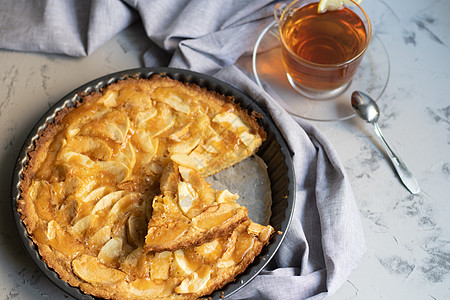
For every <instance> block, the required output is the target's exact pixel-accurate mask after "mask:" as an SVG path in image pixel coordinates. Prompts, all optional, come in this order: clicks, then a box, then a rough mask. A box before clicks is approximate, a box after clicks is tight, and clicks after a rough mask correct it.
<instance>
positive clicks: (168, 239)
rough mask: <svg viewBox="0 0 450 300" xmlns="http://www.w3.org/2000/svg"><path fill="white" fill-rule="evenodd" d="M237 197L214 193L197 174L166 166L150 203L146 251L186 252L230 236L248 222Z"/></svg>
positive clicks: (185, 169)
mask: <svg viewBox="0 0 450 300" xmlns="http://www.w3.org/2000/svg"><path fill="white" fill-rule="evenodd" d="M238 197H239V196H238V195H237V194H232V193H231V192H229V191H228V190H222V191H215V190H213V188H212V187H211V186H210V184H209V183H207V182H206V180H205V179H204V178H203V177H201V176H200V175H199V174H198V172H196V171H193V170H191V169H188V168H186V167H183V166H178V165H177V164H176V163H173V162H171V163H169V165H168V166H167V167H166V168H165V170H164V172H163V174H162V176H161V194H160V195H159V196H156V197H155V198H154V199H153V213H152V218H151V219H150V221H149V223H148V232H147V236H146V238H145V249H146V250H147V251H156V252H161V251H173V250H177V249H186V248H189V247H192V246H198V245H201V244H203V243H205V242H210V241H212V240H213V239H215V238H217V237H220V236H226V235H229V234H231V232H232V231H233V230H234V229H235V228H236V227H237V226H238V225H239V224H240V223H242V222H244V221H246V220H248V216H247V208H245V207H243V206H240V205H239V204H238V203H236V200H237V198H238Z"/></svg>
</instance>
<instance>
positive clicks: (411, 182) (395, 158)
mask: <svg viewBox="0 0 450 300" xmlns="http://www.w3.org/2000/svg"><path fill="white" fill-rule="evenodd" d="M373 125H374V127H375V133H376V134H377V135H378V137H379V138H380V139H381V141H383V146H384V149H385V150H386V152H387V154H388V156H389V158H390V159H391V162H392V164H393V165H394V168H395V170H396V171H397V174H398V176H400V179H401V181H402V182H403V184H404V185H405V187H406V188H407V189H408V191H410V192H411V194H418V193H419V192H420V187H419V184H418V183H417V180H416V179H415V178H414V176H413V175H412V173H411V171H410V170H409V169H408V167H407V166H406V165H405V163H404V162H403V160H401V158H400V156H399V155H398V154H397V153H396V152H395V151H394V150H393V149H392V148H391V147H390V146H389V144H388V143H387V141H386V139H385V138H384V136H383V133H382V132H381V129H380V127H379V126H378V124H377V123H374V124H373Z"/></svg>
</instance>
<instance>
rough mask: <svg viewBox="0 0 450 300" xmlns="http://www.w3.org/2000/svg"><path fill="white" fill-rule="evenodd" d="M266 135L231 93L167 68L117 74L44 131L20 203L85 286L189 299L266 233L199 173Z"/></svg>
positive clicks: (62, 268)
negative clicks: (167, 73) (145, 74)
mask: <svg viewBox="0 0 450 300" xmlns="http://www.w3.org/2000/svg"><path fill="white" fill-rule="evenodd" d="M265 137H266V134H265V132H264V130H263V128H261V127H260V126H259V125H258V122H257V116H254V115H250V114H248V113H247V111H246V110H244V109H241V108H240V106H239V105H238V104H236V103H234V102H233V100H232V99H231V97H225V96H223V95H219V94H217V93H215V92H211V91H207V90H206V89H202V88H200V87H199V86H197V85H194V84H185V83H182V82H179V81H176V80H172V79H170V78H168V77H164V76H157V75H155V76H152V77H151V78H149V79H138V78H128V79H124V80H120V81H118V82H116V83H113V84H110V85H108V86H107V87H105V88H104V89H103V90H102V91H101V92H93V93H90V94H83V95H81V100H80V101H79V102H77V103H76V104H75V106H74V107H70V108H64V109H62V110H61V111H59V112H58V113H57V114H56V116H55V118H54V120H53V122H51V123H50V124H48V125H47V127H45V128H44V129H43V130H41V132H40V135H39V137H38V138H37V139H36V140H35V141H34V148H33V150H32V151H29V153H28V160H27V163H26V166H25V168H24V172H23V174H22V180H21V186H20V189H21V195H20V200H19V201H18V211H19V212H20V214H21V218H22V221H23V223H24V224H25V226H26V228H27V231H28V233H29V235H30V237H31V238H32V240H33V242H34V243H35V244H36V245H37V247H38V250H39V253H40V255H41V256H42V259H43V260H44V261H45V262H46V263H47V265H48V266H49V267H51V268H53V269H54V270H55V271H56V272H57V273H58V274H59V276H60V278H61V279H62V280H64V281H66V282H68V283H69V284H70V285H72V286H75V287H79V288H80V289H81V290H82V291H83V292H85V293H88V294H91V295H93V296H96V297H103V298H108V299H143V298H151V299H159V298H161V299H191V298H194V299H195V298H198V297H201V296H205V295H208V294H210V293H211V292H213V291H214V290H216V289H220V288H221V287H223V286H224V285H225V284H226V283H228V282H230V281H232V280H234V278H235V277H236V276H237V275H238V274H240V273H241V272H243V271H244V270H245V269H246V267H247V266H248V265H249V264H251V263H252V261H253V260H254V258H255V257H256V256H257V255H258V254H259V253H260V251H261V249H262V247H263V246H264V245H265V244H267V243H268V242H269V239H270V237H271V236H272V234H273V228H272V227H271V226H270V225H267V226H263V225H259V224H256V223H254V222H252V221H251V220H250V219H249V218H248V215H247V209H246V208H245V207H243V206H240V205H239V204H237V203H236V199H237V198H238V197H239V196H238V195H236V194H233V193H231V192H229V191H227V190H220V191H216V190H213V189H212V188H211V186H210V185H209V184H208V183H206V181H205V177H206V176H209V175H212V174H216V173H217V172H220V171H221V170H223V169H225V168H228V167H230V166H233V165H235V164H236V163H238V162H240V161H242V160H244V159H245V158H247V157H249V156H251V155H253V154H254V153H255V152H256V150H257V149H258V147H259V146H260V145H261V144H262V142H263V140H264V139H265Z"/></svg>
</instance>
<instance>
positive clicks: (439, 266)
mask: <svg viewBox="0 0 450 300" xmlns="http://www.w3.org/2000/svg"><path fill="white" fill-rule="evenodd" d="M365 1H366V2H368V1H372V0H365ZM379 3H381V4H382V5H383V6H384V7H385V9H383V10H374V11H372V12H371V11H369V14H370V15H374V17H372V16H371V17H372V20H373V22H374V24H375V25H376V27H375V28H376V30H377V34H379V35H380V37H381V38H382V39H383V42H384V44H385V46H386V48H387V50H388V52H389V57H390V61H391V74H390V81H389V84H388V87H387V89H386V91H385V93H384V95H383V96H382V97H381V99H380V100H379V105H380V108H381V109H382V116H381V118H380V125H381V127H382V129H383V132H384V133H385V135H386V136H387V138H388V139H389V141H390V142H391V143H392V145H393V146H394V147H395V149H396V150H397V151H398V152H399V153H400V154H401V156H402V158H403V159H404V160H405V162H406V163H407V164H408V166H409V167H410V169H411V170H412V172H413V173H414V175H415V176H416V177H417V179H418V181H419V184H420V185H421V188H422V192H421V193H420V194H419V195H416V196H413V195H411V194H409V193H408V192H407V190H406V189H405V188H404V187H403V186H402V185H401V183H400V182H399V180H398V178H397V177H396V175H395V173H394V171H393V169H392V167H391V165H390V164H389V162H388V160H387V158H386V156H385V153H384V152H383V150H382V146H381V144H380V143H379V142H378V141H377V140H376V137H375V135H374V132H373V130H372V128H371V126H370V125H369V124H365V123H363V121H360V120H358V119H356V118H353V119H350V120H348V121H343V122H313V123H314V125H316V126H317V127H318V128H319V129H320V130H321V131H322V132H323V133H324V134H325V135H326V136H327V137H328V138H329V139H330V141H331V143H332V144H333V145H334V146H335V148H336V150H337V152H338V154H339V156H340V158H341V160H342V162H343V164H344V166H345V168H346V170H347V172H348V175H349V178H350V180H351V183H352V186H353V189H354V192H355V196H356V200H357V204H358V207H359V209H360V212H361V218H362V221H363V226H364V232H365V237H366V244H367V252H366V254H365V256H364V258H363V259H362V261H361V264H360V266H359V267H358V268H357V269H356V270H355V271H354V272H353V273H352V274H351V276H350V277H349V278H348V280H347V282H346V283H345V284H344V285H343V286H342V288H341V289H340V290H339V291H338V292H337V293H336V294H335V295H333V296H331V297H330V298H331V299H450V226H449V225H450V221H449V220H450V218H449V216H450V196H449V195H450V19H449V18H448V15H449V14H450V1H448V0H435V1H418V0H398V1H389V2H388V1H379ZM367 6H368V7H370V4H367ZM143 35H144V33H143V31H142V30H141V29H140V28H139V26H134V27H132V28H129V29H127V30H125V31H124V32H122V33H121V34H119V35H118V36H116V37H115V38H114V39H112V40H111V41H109V42H108V43H107V44H105V45H104V46H103V47H101V48H100V49H99V50H97V51H96V52H95V53H93V54H92V55H91V56H90V57H86V58H69V57H65V56H59V55H45V54H36V53H19V52H12V51H2V50H0V66H1V67H0V127H1V128H2V130H1V132H0V143H1V144H0V145H1V147H0V155H1V156H0V163H1V166H2V168H1V172H0V176H1V177H0V193H1V195H3V196H2V201H1V202H0V298H1V299H37V298H42V299H70V297H69V296H67V295H65V294H64V293H63V292H61V291H60V290H59V289H58V288H57V287H55V286H54V285H53V284H52V283H51V282H50V281H49V280H48V279H47V278H46V277H45V276H44V275H43V274H42V273H41V271H40V270H39V269H37V268H36V267H35V266H34V265H33V263H32V261H31V259H29V258H28V257H27V254H26V253H25V251H24V250H23V249H22V246H21V244H20V241H19V239H18V238H17V236H16V231H15V228H14V222H13V219H12V214H11V206H10V198H9V194H10V181H11V173H12V170H13V166H14V162H15V159H16V157H17V153H18V151H19V150H20V148H21V146H22V143H23V141H24V139H25V138H26V136H27V134H28V132H29V131H30V130H31V128H32V126H33V125H34V123H35V122H37V121H38V120H39V118H40V116H41V115H42V114H43V113H44V112H45V111H47V109H48V108H49V107H50V106H51V105H52V104H53V103H55V102H56V101H58V100H59V99H60V98H61V97H63V96H64V95H66V94H67V93H68V92H70V91H71V90H72V89H74V88H76V87H78V86H80V85H81V84H84V83H86V82H88V81H90V80H92V79H95V78H97V77H100V76H102V75H104V74H108V73H112V72H115V71H120V70H123V69H129V68H135V67H141V66H143V62H142V54H143V53H144V51H145V49H147V47H148V44H147V42H146V40H145V38H142V37H143Z"/></svg>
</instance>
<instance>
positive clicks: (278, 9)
mask: <svg viewBox="0 0 450 300" xmlns="http://www.w3.org/2000/svg"><path fill="white" fill-rule="evenodd" d="M285 8H286V4H285V3H280V2H278V3H277V4H276V5H275V7H274V9H273V16H274V17H275V21H276V22H277V25H279V24H280V20H281V15H282V14H283V11H284V9H285Z"/></svg>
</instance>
